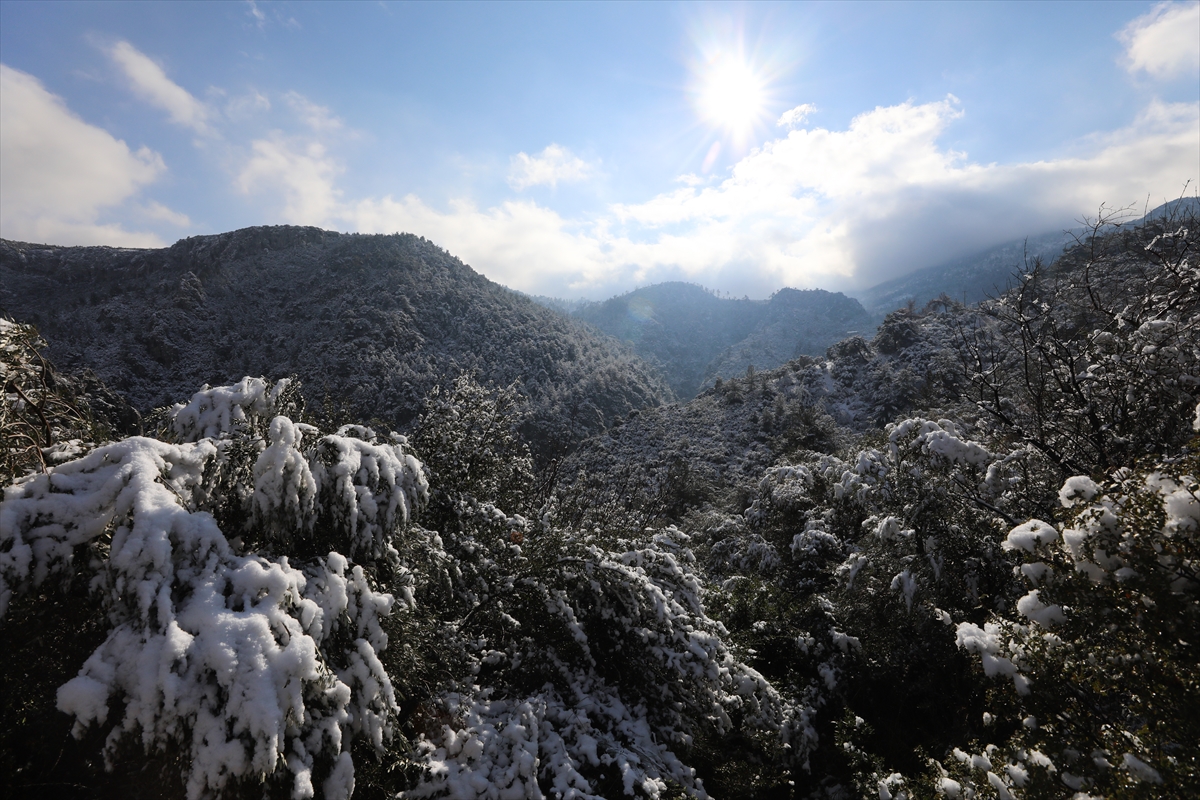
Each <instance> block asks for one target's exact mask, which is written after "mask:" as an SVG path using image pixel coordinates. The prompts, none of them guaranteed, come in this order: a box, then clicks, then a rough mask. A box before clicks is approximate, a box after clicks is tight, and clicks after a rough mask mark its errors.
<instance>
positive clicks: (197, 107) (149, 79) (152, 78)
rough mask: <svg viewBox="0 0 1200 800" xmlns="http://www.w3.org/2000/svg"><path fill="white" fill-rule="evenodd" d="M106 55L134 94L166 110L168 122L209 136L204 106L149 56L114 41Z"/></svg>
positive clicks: (207, 117)
mask: <svg viewBox="0 0 1200 800" xmlns="http://www.w3.org/2000/svg"><path fill="white" fill-rule="evenodd" d="M108 53H109V56H110V57H111V58H112V59H113V61H115V62H116V63H117V65H118V66H119V67H120V68H121V70H122V71H123V72H124V73H125V76H126V77H127V78H129V81H130V83H131V84H132V85H133V90H134V92H135V93H136V94H137V95H138V96H139V97H141V98H142V99H143V100H145V101H146V102H148V103H150V104H151V105H153V106H156V107H158V108H161V109H162V110H163V111H166V112H167V114H168V115H169V116H170V119H171V122H173V123H175V124H176V125H182V126H183V127H185V128H191V129H192V130H194V131H195V132H196V133H199V134H203V135H206V136H211V135H213V133H214V131H213V129H212V127H211V126H210V125H209V117H210V116H211V111H210V110H209V108H208V106H206V105H205V104H204V103H202V102H200V101H199V100H197V99H196V98H195V97H193V96H192V95H191V93H189V92H188V91H187V90H186V89H184V88H183V87H182V86H180V85H178V84H177V83H175V82H173V81H172V80H171V79H170V78H168V77H167V73H165V72H164V71H163V68H162V67H160V66H159V65H158V64H156V63H155V62H154V61H153V60H152V59H151V58H150V57H149V56H147V55H146V54H145V53H143V52H141V51H140V50H138V49H137V48H136V47H134V46H133V45H131V44H130V43H129V42H117V44H116V45H114V46H113V47H112V48H111V49H110V50H109V51H108Z"/></svg>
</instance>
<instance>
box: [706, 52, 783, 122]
mask: <svg viewBox="0 0 1200 800" xmlns="http://www.w3.org/2000/svg"><path fill="white" fill-rule="evenodd" d="M697 78H698V79H699V80H698V83H699V86H698V91H697V95H696V105H697V110H698V111H699V113H700V116H701V117H702V118H703V119H704V120H705V121H706V122H707V123H708V124H710V125H712V126H714V127H717V128H721V129H723V130H724V131H725V132H726V133H727V134H729V135H730V136H731V137H732V138H733V139H734V141H735V142H739V143H740V142H744V141H745V140H746V139H747V138H748V137H749V135H750V133H751V132H752V131H753V130H754V128H755V127H756V126H758V125H759V124H760V123H761V122H762V121H763V119H764V117H765V115H766V106H767V88H766V80H765V79H764V78H763V77H762V75H761V74H760V73H759V72H758V71H756V70H755V69H754V68H753V67H752V66H751V65H750V64H749V63H747V62H746V61H745V60H744V59H743V58H740V57H738V56H736V55H732V54H728V53H722V54H718V55H715V56H714V57H712V58H710V59H708V61H707V62H706V63H705V64H704V65H703V67H702V68H701V70H700V71H699V75H697Z"/></svg>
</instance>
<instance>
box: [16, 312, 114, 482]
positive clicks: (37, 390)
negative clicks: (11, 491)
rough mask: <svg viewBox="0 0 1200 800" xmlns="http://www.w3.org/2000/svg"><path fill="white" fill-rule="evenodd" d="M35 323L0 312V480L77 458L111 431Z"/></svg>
mask: <svg viewBox="0 0 1200 800" xmlns="http://www.w3.org/2000/svg"><path fill="white" fill-rule="evenodd" d="M44 345H45V342H43V341H42V340H41V339H40V338H39V336H38V333H37V330H36V329H35V328H34V327H33V326H32V325H22V324H19V323H16V322H13V321H12V320H9V319H5V318H3V317H0V483H4V484H7V483H9V482H10V481H12V480H15V479H16V478H18V477H21V476H22V475H24V474H26V473H28V472H30V471H33V470H45V468H46V467H47V466H48V465H50V464H56V463H60V462H62V461H66V460H68V459H71V458H75V457H77V456H79V455H81V454H82V453H85V452H87V451H88V450H89V449H91V448H92V447H94V446H95V443H96V441H98V440H100V439H101V438H102V437H103V436H104V434H105V433H106V432H107V431H106V430H105V429H104V428H105V426H104V425H102V424H101V423H99V422H98V420H97V419H96V417H95V415H94V414H93V413H92V409H91V408H90V405H89V403H88V401H87V398H86V397H84V396H82V392H80V391H79V387H78V386H77V381H75V380H72V379H71V378H69V377H67V376H64V375H62V374H60V373H58V372H57V371H56V370H55V369H54V367H53V366H51V364H50V363H49V362H48V361H46V359H45V358H43V357H42V354H41V352H40V349H41V348H42V347H43V346H44Z"/></svg>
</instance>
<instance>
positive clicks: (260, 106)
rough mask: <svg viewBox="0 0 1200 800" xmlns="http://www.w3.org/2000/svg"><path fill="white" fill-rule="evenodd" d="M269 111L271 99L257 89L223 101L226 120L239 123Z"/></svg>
mask: <svg viewBox="0 0 1200 800" xmlns="http://www.w3.org/2000/svg"><path fill="white" fill-rule="evenodd" d="M270 110H271V99H270V98H269V97H267V96H266V95H265V94H263V93H262V92H260V91H258V90H257V89H250V90H249V91H247V92H246V93H245V94H240V95H237V96H235V97H230V98H229V99H228V100H227V101H225V109H224V112H225V117H226V119H229V120H232V121H235V122H240V121H244V120H248V119H253V118H255V117H257V116H259V115H260V114H265V113H266V112H268V111H270Z"/></svg>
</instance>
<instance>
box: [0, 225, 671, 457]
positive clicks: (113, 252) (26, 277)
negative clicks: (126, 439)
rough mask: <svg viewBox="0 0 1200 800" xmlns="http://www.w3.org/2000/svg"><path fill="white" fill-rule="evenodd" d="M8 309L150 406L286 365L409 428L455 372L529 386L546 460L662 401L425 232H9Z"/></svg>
mask: <svg viewBox="0 0 1200 800" xmlns="http://www.w3.org/2000/svg"><path fill="white" fill-rule="evenodd" d="M0 312H3V313H5V314H8V315H9V316H11V317H12V318H14V319H17V320H20V321H23V322H31V323H35V324H36V325H37V326H38V328H39V330H40V331H41V332H42V334H43V335H44V336H45V337H46V338H47V339H48V341H49V342H50V344H51V349H50V350H49V351H48V352H49V354H50V356H51V357H52V358H54V360H55V361H56V363H58V364H60V365H61V366H63V367H70V368H85V367H86V368H89V369H92V370H94V371H95V372H96V374H97V375H99V376H100V378H101V379H102V380H103V381H104V382H105V384H107V385H108V386H109V387H111V388H113V389H115V390H117V391H119V392H121V393H123V394H124V395H125V396H126V397H127V398H128V399H129V401H130V402H131V403H132V404H133V405H134V406H135V407H137V408H138V409H139V410H141V411H142V412H143V413H144V412H146V411H148V410H150V409H151V408H153V407H155V406H159V405H164V404H167V403H169V402H173V401H174V399H176V398H180V397H187V396H188V395H190V393H191V392H193V391H195V389H196V388H198V387H199V386H201V385H202V384H205V383H209V384H219V383H228V382H230V381H233V380H237V379H238V378H240V377H241V376H242V375H246V374H251V375H266V374H269V375H294V376H297V377H299V378H300V379H301V380H302V382H303V386H304V392H305V395H306V398H307V399H308V400H309V401H310V405H311V406H313V407H314V409H315V408H321V407H328V411H329V413H330V414H331V415H333V416H334V417H336V418H338V419H355V420H364V421H365V420H372V419H377V420H380V421H382V422H383V423H384V424H386V425H389V426H392V427H399V426H404V425H406V424H408V423H409V422H411V421H412V419H413V418H414V417H415V416H416V414H417V412H418V411H419V409H420V407H421V402H422V398H424V397H425V395H426V394H427V393H428V392H429V390H430V389H431V388H432V387H433V386H435V385H437V384H438V383H447V384H448V383H449V381H450V380H451V379H453V378H454V377H455V376H457V375H458V374H460V373H462V372H472V371H474V372H476V373H477V374H478V377H479V379H480V380H482V381H485V382H488V381H490V382H494V383H496V384H497V385H502V386H503V385H508V384H509V383H512V382H514V381H519V382H520V392H521V393H522V394H523V395H524V396H526V397H528V398H529V399H530V402H531V405H530V411H531V417H530V426H529V427H527V429H526V435H527V437H528V438H529V440H530V441H531V443H532V444H533V446H534V447H535V449H536V450H537V452H538V453H539V454H545V455H546V457H547V458H549V457H551V456H552V455H553V454H555V453H557V452H561V451H563V450H565V449H569V448H570V447H572V446H574V444H576V443H577V442H579V441H580V440H581V439H582V438H584V437H586V436H588V435H590V434H593V433H597V432H600V431H602V430H604V429H605V427H606V426H607V425H608V424H609V423H610V422H611V421H612V419H613V418H615V417H616V416H619V415H623V414H626V413H628V412H629V411H630V410H632V409H635V408H643V407H646V406H653V405H656V404H658V403H660V402H662V401H663V400H664V399H670V398H671V394H670V390H669V389H668V388H667V387H666V386H665V385H664V384H663V383H662V381H661V379H659V378H658V377H657V375H655V374H654V372H653V371H652V370H650V369H648V368H647V367H646V366H645V365H644V364H642V363H641V362H640V361H639V360H638V359H637V358H636V357H634V356H633V355H632V354H631V353H629V352H628V351H626V350H624V349H623V348H622V347H620V346H619V345H617V344H616V343H615V342H612V341H609V340H607V339H605V338H603V337H598V336H596V335H594V334H593V333H590V332H588V331H586V330H584V329H583V328H582V326H580V325H578V324H576V323H573V322H571V321H570V320H569V319H567V318H565V317H564V316H562V315H561V314H556V313H554V312H552V311H549V310H547V309H545V308H543V307H541V306H539V305H537V304H536V303H534V302H532V301H531V300H529V299H527V298H525V297H523V296H521V295H519V294H517V293H515V292H512V291H509V290H507V289H505V288H504V287H502V286H498V285H497V284H495V283H492V282H491V281H489V280H487V279H486V278H484V277H483V276H482V275H479V274H478V273H476V272H475V271H474V270H472V269H471V268H470V267H468V266H466V265H465V264H463V263H462V262H461V261H459V260H458V259H456V258H454V257H453V256H451V255H449V254H448V253H446V252H445V251H444V250H442V249H440V248H438V247H436V246H435V245H433V244H432V243H430V242H427V241H425V240H424V239H419V238H417V237H415V236H411V235H396V236H363V235H347V234H338V233H333V232H330V231H322V230H319V229H316V228H297V227H270V228H248V229H245V230H240V231H234V232H232V233H226V234H220V235H217V236H200V237H194V238H191V239H186V240H183V241H180V242H178V243H177V244H175V245H174V246H172V247H170V248H166V249H163V250H122V249H114V248H106V247H48V246H44V245H31V244H25V243H20V242H0Z"/></svg>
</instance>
